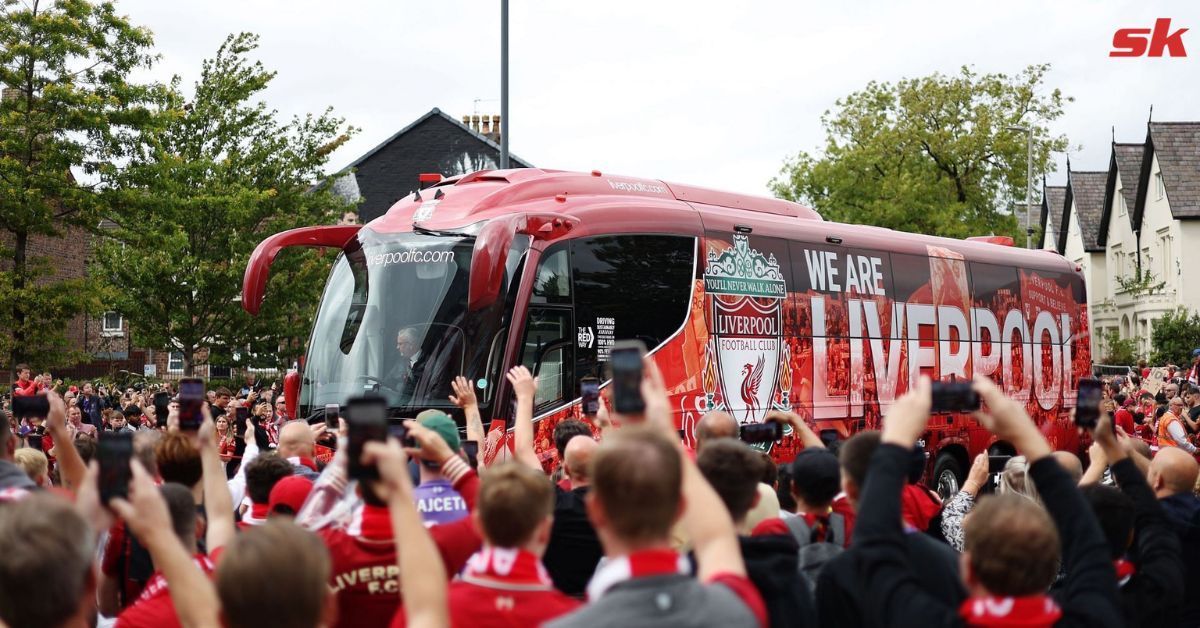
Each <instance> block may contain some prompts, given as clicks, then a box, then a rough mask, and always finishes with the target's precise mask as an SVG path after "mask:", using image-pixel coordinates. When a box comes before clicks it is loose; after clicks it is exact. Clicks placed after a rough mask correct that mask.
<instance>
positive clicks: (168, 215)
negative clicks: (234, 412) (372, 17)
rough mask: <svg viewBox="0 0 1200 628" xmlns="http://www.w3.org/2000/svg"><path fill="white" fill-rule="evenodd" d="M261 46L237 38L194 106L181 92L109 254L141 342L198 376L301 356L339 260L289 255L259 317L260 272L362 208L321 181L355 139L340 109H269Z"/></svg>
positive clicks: (102, 255)
mask: <svg viewBox="0 0 1200 628" xmlns="http://www.w3.org/2000/svg"><path fill="white" fill-rule="evenodd" d="M257 47H258V38H257V37H256V36H255V35H251V34H248V33H242V34H238V35H231V36H229V37H228V38H227V39H226V40H225V42H224V43H223V44H222V45H221V47H220V49H219V50H218V51H217V54H216V56H215V57H213V58H212V59H208V60H206V61H205V62H204V64H203V69H202V72H201V76H200V80H199V81H198V82H197V83H196V85H195V89H194V90H193V92H194V93H193V94H192V99H191V100H190V101H188V102H185V100H184V97H183V95H182V94H181V92H180V90H179V88H178V87H179V86H178V84H179V81H178V79H175V80H174V81H173V82H172V88H173V91H174V95H173V97H172V99H171V101H170V102H169V103H167V105H166V107H165V112H166V113H167V114H168V115H167V118H168V120H169V123H168V124H166V125H164V126H163V128H162V129H161V130H159V131H158V132H156V133H154V134H153V135H151V136H150V137H149V138H148V141H147V142H146V144H145V146H146V149H145V150H143V151H142V152H140V153H139V154H137V155H136V156H135V157H134V158H133V160H132V162H131V163H130V164H129V166H128V167H127V168H125V171H124V176H123V177H122V185H121V187H120V188H119V189H117V190H113V194H115V195H116V196H117V197H118V198H117V199H116V201H115V202H114V203H113V207H114V208H115V209H116V211H114V212H113V213H112V214H111V215H110V218H111V220H112V221H113V222H114V223H116V225H117V226H116V228H115V229H113V230H112V232H111V234H110V235H111V239H109V240H108V241H107V242H105V243H104V244H103V245H102V246H101V247H100V248H99V250H98V256H97V257H98V262H99V264H98V269H99V271H100V272H101V273H102V274H103V276H104V278H105V279H106V280H108V281H111V282H112V283H114V284H115V285H118V286H120V287H121V294H120V297H119V299H118V302H117V304H118V306H119V307H120V311H121V312H122V313H124V315H125V316H126V318H127V320H128V321H129V324H130V328H131V331H132V333H133V337H134V340H135V341H136V342H137V343H138V344H140V345H143V346H150V347H167V348H170V349H172V350H175V351H180V352H182V353H183V362H184V372H185V373H187V374H191V373H193V369H194V368H195V366H196V364H197V363H202V362H203V361H205V360H207V361H208V362H209V363H215V364H222V365H230V366H237V365H254V366H286V365H287V364H288V363H290V361H291V359H293V358H294V357H295V356H296V355H298V354H299V352H300V351H301V350H302V346H301V345H302V341H300V340H298V339H303V338H305V337H306V335H307V333H308V329H309V325H310V321H311V319H312V316H313V313H314V310H315V307H316V304H317V301H318V300H319V297H320V289H321V284H322V280H323V278H324V277H325V274H326V273H327V272H328V261H327V260H326V261H325V263H322V262H321V261H320V259H319V257H320V256H319V255H318V254H314V253H311V252H310V253H307V254H305V253H299V252H295V251H291V252H284V253H283V254H281V255H280V256H279V258H278V259H277V260H276V261H275V264H274V265H273V267H272V269H273V272H272V275H273V277H272V281H271V287H270V288H269V289H268V290H267V295H268V296H267V299H266V301H265V302H264V304H263V308H262V314H260V315H259V317H257V318H254V317H250V316H249V315H247V314H246V313H245V312H244V311H243V310H242V308H241V307H240V305H239V303H238V302H237V299H238V295H239V293H240V291H241V285H242V274H243V272H244V270H245V268H246V261H247V259H248V258H249V255H250V253H251V252H252V251H253V249H254V247H255V246H256V245H257V244H258V242H259V241H260V240H262V239H263V238H265V237H266V236H268V235H270V234H274V233H277V232H279V231H283V230H285V229H290V228H294V227H299V226H305V225H314V224H332V223H333V222H334V221H335V219H336V218H337V217H340V216H341V214H342V212H343V211H344V210H345V209H346V208H347V207H348V206H349V204H348V202H347V201H345V200H340V199H339V198H337V197H336V196H335V195H334V194H333V193H332V192H331V191H329V188H330V186H314V185H313V182H314V181H315V180H319V179H320V178H321V177H323V172H322V169H323V167H324V166H325V163H326V161H327V160H328V158H329V154H330V152H332V151H333V150H334V149H335V148H337V147H338V146H339V145H341V144H342V143H343V142H345V141H346V140H347V139H348V138H349V136H350V134H351V133H352V132H354V129H353V128H350V127H346V126H345V123H344V121H343V120H342V119H341V118H337V117H334V116H333V114H332V112H331V110H329V109H326V110H325V112H324V113H322V114H320V115H312V114H309V115H307V116H305V117H303V118H294V119H292V120H291V121H289V122H283V121H281V120H280V116H279V114H278V112H276V111H274V110H271V109H268V108H267V105H266V104H265V103H263V102H261V100H259V99H258V98H259V96H260V94H261V92H262V91H263V90H264V89H266V88H267V86H268V84H269V83H270V82H271V80H272V79H273V78H274V76H275V73H274V72H269V71H267V70H266V69H265V68H264V67H263V65H262V63H261V62H257V61H252V60H251V59H250V58H249V56H248V55H250V54H251V53H252V52H253V51H254V50H255V49H257ZM202 348H207V349H208V350H209V353H208V354H207V358H203V357H202V355H203V354H202V353H201V352H200V350H201V349H202Z"/></svg>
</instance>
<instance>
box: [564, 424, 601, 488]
mask: <svg viewBox="0 0 1200 628" xmlns="http://www.w3.org/2000/svg"><path fill="white" fill-rule="evenodd" d="M599 446H600V443H597V442H596V441H594V440H592V437H591V436H584V435H582V434H579V435H577V436H575V437H574V438H572V439H571V440H569V441H567V447H566V449H564V450H563V452H564V453H563V472H564V473H566V475H567V477H568V478H570V479H571V488H580V487H584V486H587V485H588V482H590V481H591V476H590V474H589V473H588V468H589V467H591V465H592V454H594V453H595V452H596V448H597V447H599Z"/></svg>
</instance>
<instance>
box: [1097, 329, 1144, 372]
mask: <svg viewBox="0 0 1200 628" xmlns="http://www.w3.org/2000/svg"><path fill="white" fill-rule="evenodd" d="M1101 345H1102V346H1103V348H1104V349H1103V350H1104V357H1103V358H1102V359H1101V362H1102V363H1104V364H1108V365H1111V366H1133V365H1134V364H1136V363H1137V361H1138V355H1137V341H1135V340H1134V339H1133V338H1124V339H1122V338H1121V334H1120V333H1119V332H1117V330H1115V329H1110V330H1108V331H1107V332H1105V334H1104V336H1103V337H1102V339H1101Z"/></svg>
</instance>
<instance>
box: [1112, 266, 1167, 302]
mask: <svg viewBox="0 0 1200 628" xmlns="http://www.w3.org/2000/svg"><path fill="white" fill-rule="evenodd" d="M1116 279H1117V285H1118V286H1120V291H1121V292H1124V293H1126V294H1128V295H1129V296H1131V297H1140V296H1142V295H1144V294H1153V293H1155V292H1160V291H1161V290H1162V289H1163V288H1165V287H1166V286H1167V282H1165V281H1156V279H1157V277H1155V276H1154V273H1152V272H1150V269H1148V268H1139V269H1137V270H1135V271H1134V272H1133V275H1130V276H1128V277H1124V276H1120V275H1118V276H1117V278H1116Z"/></svg>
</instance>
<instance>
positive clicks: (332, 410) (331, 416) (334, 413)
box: [325, 403, 342, 430]
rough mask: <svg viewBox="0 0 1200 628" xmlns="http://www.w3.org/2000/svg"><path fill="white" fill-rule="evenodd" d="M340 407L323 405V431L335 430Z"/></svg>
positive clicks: (332, 404) (329, 404) (333, 404)
mask: <svg viewBox="0 0 1200 628" xmlns="http://www.w3.org/2000/svg"><path fill="white" fill-rule="evenodd" d="M341 411H342V407H341V406H339V405H338V404H336V403H327V404H325V429H327V430H337V428H338V415H339V414H340V413H341Z"/></svg>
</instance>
